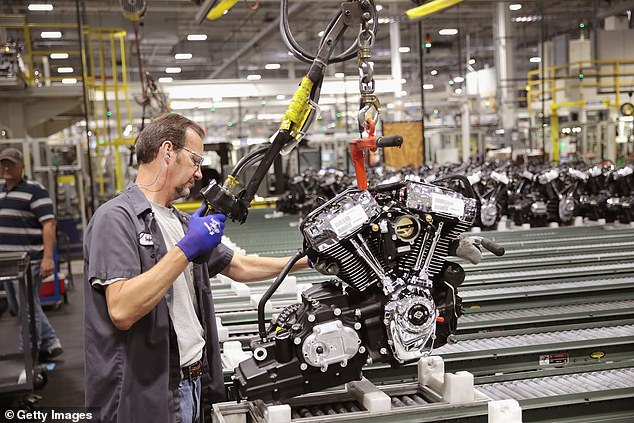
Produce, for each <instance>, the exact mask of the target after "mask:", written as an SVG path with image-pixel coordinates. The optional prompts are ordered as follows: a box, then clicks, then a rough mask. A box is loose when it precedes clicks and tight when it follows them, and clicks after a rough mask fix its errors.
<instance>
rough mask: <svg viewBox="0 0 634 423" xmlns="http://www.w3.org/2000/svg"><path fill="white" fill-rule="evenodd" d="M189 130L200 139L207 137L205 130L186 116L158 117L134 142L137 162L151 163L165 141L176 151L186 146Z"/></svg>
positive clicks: (168, 115)
mask: <svg viewBox="0 0 634 423" xmlns="http://www.w3.org/2000/svg"><path fill="white" fill-rule="evenodd" d="M187 128H190V129H192V130H193V131H194V132H196V134H198V136H200V138H204V137H205V130H204V129H203V128H202V127H201V126H200V125H199V124H197V123H196V122H194V121H193V120H191V119H188V118H186V117H185V116H182V115H179V114H176V113H168V114H165V115H162V116H159V117H157V118H156V119H154V120H153V121H152V122H150V124H149V125H147V126H146V127H145V128H144V129H143V131H141V133H140V134H139V135H138V136H137V138H136V141H135V142H134V148H135V151H136V157H137V162H138V163H139V164H143V163H150V162H151V161H152V160H154V159H155V158H156V156H157V154H158V151H159V149H160V148H161V145H162V144H163V143H164V142H165V141H171V142H172V145H174V150H180V149H181V148H183V147H184V146H185V137H186V135H187Z"/></svg>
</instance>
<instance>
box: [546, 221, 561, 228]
mask: <svg viewBox="0 0 634 423" xmlns="http://www.w3.org/2000/svg"><path fill="white" fill-rule="evenodd" d="M548 227H550V228H558V227H559V223H558V222H550V223H549V224H548Z"/></svg>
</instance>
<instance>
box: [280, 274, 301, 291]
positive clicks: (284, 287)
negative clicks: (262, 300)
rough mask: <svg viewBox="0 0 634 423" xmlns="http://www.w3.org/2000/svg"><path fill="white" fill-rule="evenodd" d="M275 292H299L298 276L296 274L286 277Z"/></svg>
mask: <svg viewBox="0 0 634 423" xmlns="http://www.w3.org/2000/svg"><path fill="white" fill-rule="evenodd" d="M275 292H279V293H281V294H294V293H295V292H297V278H296V277H295V276H287V277H285V278H284V280H283V281H282V283H281V284H280V286H279V287H278V288H277V291H275Z"/></svg>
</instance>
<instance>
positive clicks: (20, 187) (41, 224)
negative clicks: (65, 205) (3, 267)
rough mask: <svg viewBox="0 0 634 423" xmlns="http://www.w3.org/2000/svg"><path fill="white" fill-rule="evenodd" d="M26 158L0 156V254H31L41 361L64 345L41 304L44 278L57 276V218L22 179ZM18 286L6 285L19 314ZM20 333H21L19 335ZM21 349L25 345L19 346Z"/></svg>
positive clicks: (15, 153)
mask: <svg viewBox="0 0 634 423" xmlns="http://www.w3.org/2000/svg"><path fill="white" fill-rule="evenodd" d="M23 171H24V158H23V156H22V152H21V151H20V150H18V149H15V148H5V149H4V150H2V152H0V177H1V178H2V179H4V185H1V186H0V251H11V252H15V251H28V252H29V254H30V258H31V273H32V276H33V293H32V295H33V298H34V300H35V301H34V302H35V309H34V312H35V326H36V332H37V334H36V336H37V346H38V356H39V358H40V360H41V361H46V360H48V359H50V358H52V357H56V356H58V355H60V354H61V353H62V352H63V349H62V345H61V343H60V341H59V338H58V337H57V335H56V333H55V330H54V329H53V327H52V326H51V324H50V322H49V321H48V318H47V317H46V314H44V311H43V310H42V305H41V304H40V298H39V292H40V286H41V285H42V278H46V277H47V276H49V275H51V274H52V273H53V272H54V269H55V265H54V260H53V248H54V245H55V214H54V211H53V202H52V201H51V198H50V197H49V195H48V192H46V189H44V187H43V186H42V185H40V184H39V183H37V182H31V181H27V180H25V179H24V177H23ZM17 288H18V283H17V282H7V283H6V285H5V289H6V290H7V298H8V300H9V303H10V306H11V307H12V308H13V310H14V311H16V312H17V308H18V307H19V304H18V301H17V298H19V297H18V296H17ZM20 333H21V332H20ZM20 345H22V343H21V342H20Z"/></svg>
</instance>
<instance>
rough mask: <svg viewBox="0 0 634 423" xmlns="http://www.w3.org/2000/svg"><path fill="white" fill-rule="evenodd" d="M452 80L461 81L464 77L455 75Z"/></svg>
mask: <svg viewBox="0 0 634 423" xmlns="http://www.w3.org/2000/svg"><path fill="white" fill-rule="evenodd" d="M453 81H454V82H457V83H461V82H464V78H463V77H462V76H456V77H455V78H454V79H453Z"/></svg>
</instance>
